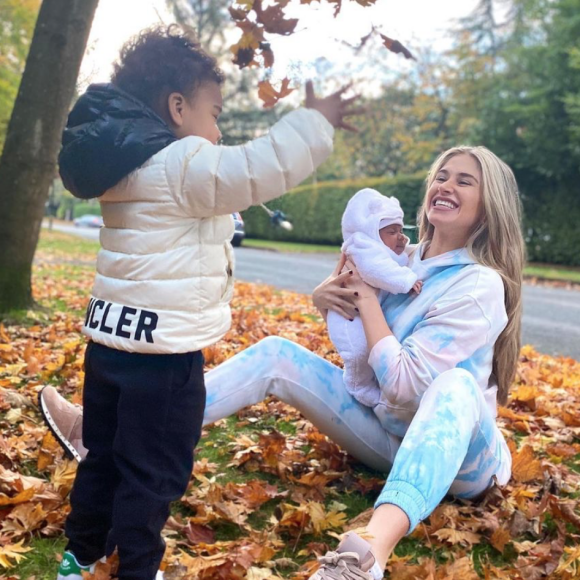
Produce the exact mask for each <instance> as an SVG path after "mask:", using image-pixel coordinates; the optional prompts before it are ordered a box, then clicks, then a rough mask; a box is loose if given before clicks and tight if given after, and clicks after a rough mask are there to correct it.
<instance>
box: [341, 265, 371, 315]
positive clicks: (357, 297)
mask: <svg viewBox="0 0 580 580" xmlns="http://www.w3.org/2000/svg"><path fill="white" fill-rule="evenodd" d="M345 266H346V268H347V269H348V270H349V271H350V272H352V275H351V276H349V278H348V279H347V282H346V284H347V287H348V288H349V289H350V290H352V291H353V292H354V301H355V304H356V306H359V302H361V301H364V300H366V299H369V298H371V299H372V298H374V299H376V298H377V296H378V294H379V291H378V289H377V288H374V287H373V286H369V285H368V284H367V283H366V282H365V281H364V280H363V279H362V278H361V277H360V274H359V273H358V270H357V269H356V265H355V264H354V262H352V261H351V260H349V259H348V258H347V260H346V263H345ZM357 312H358V309H357Z"/></svg>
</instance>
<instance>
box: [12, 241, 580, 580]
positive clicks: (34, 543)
mask: <svg viewBox="0 0 580 580" xmlns="http://www.w3.org/2000/svg"><path fill="white" fill-rule="evenodd" d="M248 241H250V240H248ZM274 243H275V244H276V245H278V247H280V246H279V244H284V243H283V242H274ZM285 245H286V244H285ZM291 245H293V246H295V247H296V246H298V247H302V246H304V245H303V244H291ZM310 247H312V246H310ZM314 247H315V248H316V251H318V249H319V246H314ZM97 249H98V244H97V243H95V242H89V241H86V240H80V239H77V238H73V237H71V236H69V235H67V234H62V233H59V232H49V231H46V230H43V232H42V234H41V241H40V244H39V254H38V257H39V258H40V265H39V266H38V267H37V268H36V269H35V279H36V281H37V283H39V284H42V283H43V281H44V280H45V279H47V280H49V281H50V280H52V281H55V280H56V281H57V282H58V283H59V284H62V285H63V286H65V287H66V291H67V293H65V294H61V295H58V294H56V295H55V296H54V297H52V298H51V299H50V300H47V301H46V302H45V303H44V306H45V309H46V311H47V312H51V313H57V312H59V311H63V312H69V313H70V312H71V311H74V313H75V315H78V316H82V311H81V310H77V307H76V304H75V303H74V302H73V304H72V305H71V299H74V298H75V297H77V296H79V295H80V293H81V292H82V287H81V285H80V284H79V287H78V288H77V287H76V286H75V282H77V281H82V280H83V278H84V277H85V276H86V275H88V273H89V272H92V271H94V266H88V265H82V266H79V265H76V264H75V263H74V260H76V259H79V258H80V257H86V256H91V255H92V256H93V257H94V255H95V254H96V251H97ZM281 251H288V250H281ZM312 251H314V250H312ZM55 256H57V257H58V258H59V259H60V258H64V261H65V263H59V260H58V259H56V260H54V261H52V262H51V261H50V258H54V257H55ZM546 268H547V267H546ZM63 281H68V284H65V283H64V282H63ZM85 294H86V288H85ZM85 298H86V296H85ZM273 311H275V309H274V310H273ZM39 316H40V315H39ZM43 316H44V317H45V319H46V320H47V319H48V318H49V315H48V314H46V313H45V314H44V315H43ZM46 320H45V322H46ZM271 429H276V430H277V431H279V432H281V433H283V434H285V435H289V436H292V435H295V434H296V431H297V428H296V424H295V423H294V422H293V420H288V418H287V417H286V416H283V417H277V416H276V415H271V414H268V413H264V414H261V415H260V416H259V417H258V418H257V420H255V421H252V422H249V423H247V422H246V423H245V422H244V421H243V420H240V418H238V417H237V416H232V417H229V418H227V419H226V420H225V421H223V422H220V424H219V425H216V426H214V427H210V428H208V429H206V430H205V432H204V437H203V438H202V440H201V441H200V444H199V446H198V451H197V453H196V457H197V459H198V460H199V459H202V458H206V459H207V460H208V461H209V462H212V463H215V464H217V467H216V469H215V472H214V473H213V474H212V475H211V476H210V477H212V476H215V478H216V482H217V483H219V484H221V485H225V484H226V483H227V482H235V483H243V482H247V481H250V480H252V479H261V480H264V481H267V482H269V483H271V484H274V485H277V486H278V488H279V490H280V491H282V490H284V489H285V482H284V481H283V480H281V479H280V478H278V477H277V476H276V475H274V474H272V473H261V472H259V471H258V472H255V471H248V470H245V469H239V468H236V467H231V466H229V464H230V462H231V460H232V454H231V447H230V445H229V444H230V443H231V442H233V441H234V440H235V439H236V437H239V436H240V435H242V434H243V435H246V436H249V437H251V438H252V439H253V440H254V441H256V442H257V439H258V437H257V434H258V433H261V432H267V431H269V430H271ZM522 437H523V435H516V436H514V439H520V438H522ZM304 451H305V452H306V449H304ZM578 459H580V454H579V455H577V456H576V457H574V460H573V461H570V462H568V463H567V465H569V467H571V469H579V468H578V467H577V463H578ZM34 469H35V466H34V465H33V464H32V463H30V464H24V465H21V472H22V473H30V474H35V470H34ZM353 472H354V473H355V474H356V475H357V476H358V477H363V478H365V479H366V478H367V477H377V476H379V477H380V474H377V473H374V472H371V471H369V470H367V469H366V468H364V467H363V466H360V465H356V466H355V467H354V470H353ZM343 483H344V482H341V481H340V480H338V481H336V483H333V484H332V485H331V486H330V487H329V488H328V493H327V494H326V497H325V498H324V499H323V500H322V501H323V503H324V504H325V505H326V507H328V506H329V504H331V503H332V502H333V501H337V502H339V503H340V504H343V505H344V506H345V507H344V508H343V511H344V512H345V513H346V514H347V516H348V517H349V518H352V517H354V516H356V515H358V514H360V513H362V512H364V511H365V510H366V509H368V508H369V507H371V506H372V504H373V500H374V498H375V497H376V493H374V492H370V493H367V494H362V493H357V492H350V491H349V490H348V483H346V484H343ZM284 501H287V500H284ZM279 503H280V502H279V501H277V500H276V501H274V500H271V501H269V502H267V503H265V504H263V506H262V507H261V508H260V509H259V510H257V511H256V512H254V513H252V514H251V515H250V516H249V518H248V522H249V523H250V525H251V526H252V527H253V528H254V529H257V530H260V529H263V528H265V527H267V525H268V523H269V521H270V518H271V517H272V516H273V515H274V513H275V511H276V507H277V505H278V504H279ZM173 510H174V513H180V514H182V515H183V516H185V517H191V515H192V512H191V510H190V509H188V508H187V506H185V505H184V504H183V503H177V504H175V506H174V508H173ZM213 527H214V529H215V532H216V537H217V539H218V540H223V541H228V540H233V539H236V538H240V537H241V536H242V535H243V534H244V533H243V531H242V530H241V529H240V527H239V526H237V525H235V524H232V523H231V522H215V523H214V524H213ZM552 531H553V530H552ZM282 539H283V540H284V541H285V544H286V546H285V548H284V549H283V550H282V551H281V552H280V553H278V554H277V555H276V557H277V558H289V559H291V560H293V561H294V562H297V563H299V564H300V563H303V562H304V561H306V560H309V559H311V556H307V555H303V556H300V555H299V552H300V550H302V549H304V548H305V547H306V546H307V545H308V543H309V542H321V541H322V542H329V543H334V540H332V539H331V538H329V537H328V536H326V535H323V536H322V537H321V536H318V537H315V536H312V535H308V534H305V535H304V536H298V537H296V536H292V535H290V534H288V533H286V532H282ZM65 544H66V540H65V538H64V537H63V536H59V537H57V538H45V537H40V536H34V537H33V539H32V540H31V543H30V544H29V545H30V547H32V551H31V552H29V553H27V554H26V559H25V560H23V561H22V562H21V563H20V564H18V565H17V566H16V567H14V568H12V569H11V570H10V575H11V576H18V577H19V578H20V579H21V580H25V579H31V578H35V579H36V580H49V579H50V580H53V579H54V578H55V577H56V570H57V568H58V561H57V557H58V555H60V554H62V551H63V549H64V546H65ZM472 552H473V557H474V562H475V567H476V569H477V570H478V572H479V573H482V569H483V564H484V563H485V562H487V561H488V560H489V561H491V562H492V563H493V564H495V565H497V566H499V567H502V566H506V565H508V564H509V563H510V562H512V560H514V559H515V557H516V554H515V553H513V551H510V550H506V552H505V553H504V554H503V555H502V554H500V553H499V552H497V550H495V549H494V548H492V547H491V546H490V545H489V544H488V543H482V544H481V545H476V546H474V547H473V549H472ZM395 553H396V554H397V556H399V557H406V556H410V557H411V561H416V560H417V558H418V557H421V556H426V557H430V556H432V557H434V558H435V559H436V561H437V563H444V562H446V561H447V560H448V559H449V557H450V554H451V552H450V550H448V549H446V548H442V547H440V546H436V547H435V548H432V547H431V546H430V545H429V544H428V543H426V542H425V541H423V540H420V539H417V538H413V537H406V538H404V539H403V540H402V541H401V542H400V543H399V545H398V546H397V548H396V552H395ZM278 572H279V573H280V575H281V576H283V577H290V576H291V575H292V573H293V569H292V568H290V567H287V568H281V569H279V570H278Z"/></svg>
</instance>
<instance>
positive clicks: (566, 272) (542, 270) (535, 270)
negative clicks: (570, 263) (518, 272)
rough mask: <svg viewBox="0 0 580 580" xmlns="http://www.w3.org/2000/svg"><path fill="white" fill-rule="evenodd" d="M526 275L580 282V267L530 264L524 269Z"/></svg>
mask: <svg viewBox="0 0 580 580" xmlns="http://www.w3.org/2000/svg"><path fill="white" fill-rule="evenodd" d="M524 275H526V276H535V277H537V278H542V279H544V280H560V281H562V282H574V283H576V284H580V269H575V268H572V267H570V268H567V267H565V266H555V265H554V266H551V265H544V264H530V265H529V266H527V267H526V268H525V269H524Z"/></svg>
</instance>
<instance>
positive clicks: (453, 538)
mask: <svg viewBox="0 0 580 580" xmlns="http://www.w3.org/2000/svg"><path fill="white" fill-rule="evenodd" d="M433 535H434V536H436V537H437V539H439V540H441V541H442V542H448V543H449V544H452V545H454V544H463V545H464V546H472V545H473V544H479V542H481V536H480V535H479V534H475V533H473V532H467V531H464V530H455V529H453V528H442V529H440V530H437V531H436V532H435V533H434V534H433Z"/></svg>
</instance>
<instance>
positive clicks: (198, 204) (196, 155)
mask: <svg viewBox="0 0 580 580" xmlns="http://www.w3.org/2000/svg"><path fill="white" fill-rule="evenodd" d="M333 132H334V130H333V128H332V126H331V125H330V124H329V123H328V121H327V120H326V119H325V118H324V117H323V116H322V115H321V114H320V113H318V112H317V111H315V110H313V109H298V110H296V111H293V112H292V113H289V114H288V115H286V116H285V117H283V118H282V119H281V120H280V121H279V122H278V123H276V124H275V125H274V126H273V127H272V128H271V130H270V132H269V133H268V134H267V135H265V136H264V137H260V138H258V139H255V140H253V141H251V142H249V143H247V144H245V145H240V146H234V147H226V146H219V145H212V144H211V143H210V142H209V141H207V140H205V139H203V138H201V137H186V138H184V139H181V140H179V141H176V142H174V143H172V144H170V145H169V146H167V147H165V148H164V149H162V150H161V151H159V152H158V153H156V154H155V155H153V157H151V158H150V159H149V160H148V161H146V162H145V163H144V164H143V165H142V166H141V167H139V168H138V169H137V170H135V171H133V172H132V173H130V174H129V175H128V176H127V177H125V178H124V179H122V180H121V181H120V182H119V183H118V184H117V185H115V186H114V187H113V188H111V189H109V190H108V191H107V192H106V193H105V194H104V195H102V196H101V197H100V198H99V201H100V203H101V208H102V214H103V219H104V223H105V226H104V227H103V229H102V230H101V235H100V239H101V246H102V249H101V250H100V252H99V255H98V259H97V275H96V278H95V283H94V286H93V291H92V296H91V299H90V302H89V307H88V309H87V316H86V320H85V324H84V327H83V332H84V334H86V335H87V336H88V337H89V338H90V339H91V340H93V341H95V342H97V343H100V344H103V345H105V346H109V347H112V348H115V349H119V350H124V351H130V352H140V353H158V354H167V353H183V352H189V351H195V350H199V349H201V348H204V347H206V346H208V345H211V344H212V343H214V342H216V341H217V340H219V339H220V338H221V337H222V336H223V335H224V334H225V333H226V332H227V330H228V329H229V328H230V324H231V315H230V309H229V302H230V299H231V297H232V291H233V269H234V257H233V251H232V247H231V245H230V240H231V238H232V236H233V233H234V225H233V219H232V217H231V213H232V212H236V211H242V210H244V209H247V208H248V207H250V206H251V205H256V204H259V203H263V202H266V201H268V200H271V199H274V198H276V197H279V196H280V195H282V194H283V193H285V192H286V191H288V190H289V189H291V188H293V187H295V186H296V185H298V184H299V183H300V182H301V181H303V180H304V179H305V178H306V177H308V176H309V175H310V174H311V173H312V172H313V171H314V170H315V169H316V167H318V165H320V164H321V163H322V162H323V161H324V160H325V159H326V158H327V157H328V155H329V154H330V153H331V151H332V138H333Z"/></svg>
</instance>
